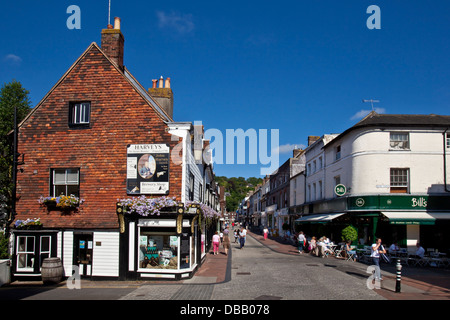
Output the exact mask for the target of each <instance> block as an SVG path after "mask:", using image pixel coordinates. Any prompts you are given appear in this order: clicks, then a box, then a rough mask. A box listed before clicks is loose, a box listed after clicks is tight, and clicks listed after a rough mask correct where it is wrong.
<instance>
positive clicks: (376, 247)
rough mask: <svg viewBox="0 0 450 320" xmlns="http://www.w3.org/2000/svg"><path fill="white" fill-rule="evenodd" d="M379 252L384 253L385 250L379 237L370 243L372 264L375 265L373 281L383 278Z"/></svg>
mask: <svg viewBox="0 0 450 320" xmlns="http://www.w3.org/2000/svg"><path fill="white" fill-rule="evenodd" d="M380 253H386V250H384V248H383V246H382V245H381V239H380V238H378V239H377V241H376V242H375V243H374V244H372V253H371V255H370V256H371V257H372V261H373V264H374V265H375V275H374V278H375V281H381V280H383V279H382V278H381V270H380Z"/></svg>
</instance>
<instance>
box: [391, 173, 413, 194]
mask: <svg viewBox="0 0 450 320" xmlns="http://www.w3.org/2000/svg"><path fill="white" fill-rule="evenodd" d="M392 170H399V171H404V172H406V183H405V182H403V183H402V181H393V180H392V178H393V176H394V177H404V176H405V175H403V174H401V175H400V174H395V175H393V174H392ZM409 180H410V172H409V168H390V169H389V181H390V182H389V185H390V188H405V187H406V193H409V185H410V181H409Z"/></svg>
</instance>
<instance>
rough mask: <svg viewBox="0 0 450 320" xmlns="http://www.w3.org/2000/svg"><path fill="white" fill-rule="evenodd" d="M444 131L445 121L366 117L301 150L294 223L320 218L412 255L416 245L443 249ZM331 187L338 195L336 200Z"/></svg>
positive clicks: (446, 207)
mask: <svg viewBox="0 0 450 320" xmlns="http://www.w3.org/2000/svg"><path fill="white" fill-rule="evenodd" d="M449 128H450V116H439V115H387V114H377V113H375V112H372V113H370V114H369V115H368V116H367V117H365V118H364V119H362V120H361V121H359V122H358V123H357V124H355V125H354V126H352V127H350V128H349V129H347V130H345V131H344V132H343V133H341V134H339V135H330V136H327V135H325V136H323V137H322V138H321V139H319V140H318V141H316V142H315V143H314V144H312V145H311V146H309V147H308V148H307V149H306V150H305V154H306V166H307V170H306V172H307V175H306V199H305V205H304V206H303V208H302V209H303V210H302V212H303V217H302V218H301V219H300V221H299V223H308V222H314V221H315V219H317V218H320V219H321V220H322V222H323V221H334V222H335V223H334V225H337V224H338V222H342V223H347V224H353V225H355V226H359V228H358V229H359V236H360V237H361V238H363V239H364V240H365V242H366V243H367V244H369V243H370V242H372V241H373V240H374V237H375V236H377V237H382V238H385V239H386V240H387V241H399V242H400V244H402V245H405V246H408V247H409V248H410V249H411V250H413V249H414V247H415V244H416V242H418V241H420V242H423V243H424V247H425V246H427V247H433V248H435V247H439V246H444V247H445V246H446V244H447V243H448V242H449V240H450V239H449V238H448V237H449V236H448V235H447V234H448V232H446V231H448V227H449V222H450V220H449V219H450V194H449V192H450V188H449V185H448V183H449V182H450V173H449V171H450V167H449V161H450V157H449V155H448V153H449V151H450V137H449V132H448V130H449ZM337 185H342V186H343V187H344V188H345V189H344V188H342V189H341V191H342V190H345V194H340V195H339V196H338V195H337V194H336V192H335V189H336V186H337ZM317 214H320V216H317ZM333 219H334V220H333ZM331 225H333V224H331ZM337 232H338V230H334V235H335V237H336V238H338V234H337ZM339 236H340V235H339ZM336 240H339V239H336Z"/></svg>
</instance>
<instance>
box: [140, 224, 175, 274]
mask: <svg viewBox="0 0 450 320" xmlns="http://www.w3.org/2000/svg"><path fill="white" fill-rule="evenodd" d="M177 254H178V236H177V235H176V234H175V233H173V234H168V233H158V232H148V231H145V230H141V233H140V238H139V268H140V269H178V257H177Z"/></svg>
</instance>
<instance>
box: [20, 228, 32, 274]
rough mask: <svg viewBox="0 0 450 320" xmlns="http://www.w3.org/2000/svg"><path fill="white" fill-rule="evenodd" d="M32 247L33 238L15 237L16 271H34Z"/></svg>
mask: <svg viewBox="0 0 450 320" xmlns="http://www.w3.org/2000/svg"><path fill="white" fill-rule="evenodd" d="M34 246H35V237H33V236H18V237H17V270H18V271H33V270H34V259H35V254H34Z"/></svg>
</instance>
